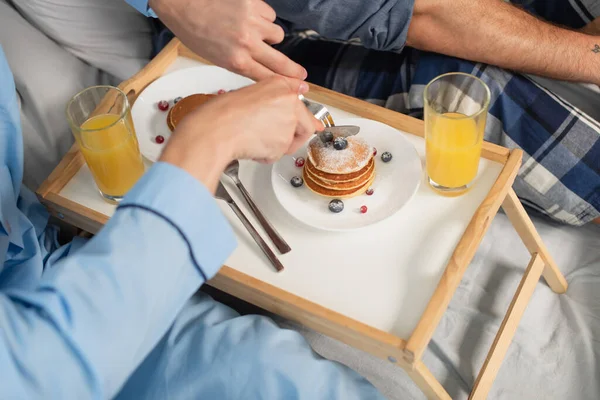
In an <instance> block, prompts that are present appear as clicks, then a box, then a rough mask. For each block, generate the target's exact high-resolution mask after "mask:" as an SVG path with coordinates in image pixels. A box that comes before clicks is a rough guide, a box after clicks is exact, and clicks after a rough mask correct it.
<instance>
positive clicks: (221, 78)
mask: <svg viewBox="0 0 600 400" xmlns="http://www.w3.org/2000/svg"><path fill="white" fill-rule="evenodd" d="M253 83H254V82H253V81H252V80H250V79H248V78H245V77H243V76H240V75H237V74H234V73H233V72H229V71H227V70H226V69H223V68H220V67H214V66H209V65H207V66H200V67H193V68H187V69H183V70H179V71H176V72H173V73H170V74H168V75H165V76H163V77H162V78H159V79H157V80H156V81H154V82H152V83H151V84H150V85H148V87H147V88H146V89H144V91H143V92H142V93H141V94H140V95H139V96H138V98H137V100H136V101H135V103H134V105H133V107H132V109H131V115H132V118H133V125H134V126H135V132H136V134H137V137H138V141H139V143H140V151H141V152H142V154H143V155H144V157H146V158H147V159H148V160H150V161H152V162H156V160H157V159H158V157H159V156H160V153H161V151H162V149H163V148H164V146H165V143H166V142H167V140H168V139H169V137H170V136H171V131H170V130H169V127H168V126H167V113H168V111H160V110H159V109H158V106H157V105H158V102H159V101H161V100H167V101H169V104H170V106H171V107H172V106H173V100H174V99H175V98H177V97H185V96H189V95H191V94H195V93H216V92H217V91H218V90H219V89H224V90H227V91H229V90H234V89H239V88H241V87H244V86H248V85H251V84H253ZM157 135H162V136H164V138H165V142H164V143H162V144H158V143H156V141H155V138H156V136H157Z"/></svg>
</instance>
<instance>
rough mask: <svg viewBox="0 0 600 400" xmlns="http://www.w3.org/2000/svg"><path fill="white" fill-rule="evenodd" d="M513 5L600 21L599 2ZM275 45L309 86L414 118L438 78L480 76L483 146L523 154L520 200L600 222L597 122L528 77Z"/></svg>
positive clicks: (567, 21)
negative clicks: (484, 94)
mask: <svg viewBox="0 0 600 400" xmlns="http://www.w3.org/2000/svg"><path fill="white" fill-rule="evenodd" d="M519 3H521V5H522V6H523V7H525V8H526V9H528V10H529V11H531V12H533V13H536V14H538V15H540V16H541V17H543V18H544V19H546V20H550V21H553V22H555V23H560V24H562V25H566V26H570V27H573V28H581V27H583V26H584V25H586V24H587V23H588V22H589V21H591V20H593V19H594V18H595V17H597V16H599V15H600V1H597V0H588V3H589V4H588V5H587V6H586V5H585V4H584V3H585V1H584V0H554V1H552V0H539V1H533V0H521V1H520V2H519ZM599 41H600V38H599ZM278 47H279V49H280V50H281V51H282V52H284V53H285V54H287V55H288V56H289V57H290V58H292V59H293V60H295V61H296V62H298V63H300V64H301V65H303V66H304V67H305V68H306V69H307V70H308V79H309V80H310V81H311V82H312V83H315V84H317V85H320V86H324V87H327V88H329V89H332V90H335V91H337V92H341V93H344V94H347V95H350V96H353V97H357V98H360V99H363V100H366V101H369V102H371V103H375V104H378V105H381V106H384V107H386V108H389V109H392V110H395V111H398V112H401V113H404V114H408V115H410V116H413V117H416V118H422V117H423V90H424V89H425V86H426V85H427V83H428V82H429V81H431V80H432V79H433V78H435V77H436V76H438V75H441V74H444V73H447V72H455V71H459V72H465V73H469V74H473V75H475V76H477V77H479V78H481V79H482V80H483V81H484V82H485V83H486V84H487V85H488V86H489V88H490V90H491V94H492V99H491V104H490V112H489V117H488V122H487V126H486V130H485V140H487V141H489V142H493V143H496V144H499V145H502V146H505V147H508V148H520V149H522V150H523V152H524V157H523V164H522V166H521V168H520V170H519V174H518V176H517V178H516V181H515V184H514V189H515V191H516V193H517V195H518V196H519V198H520V199H521V201H522V202H523V203H524V204H525V205H527V206H529V207H530V208H533V209H535V210H537V211H539V212H541V213H543V214H545V215H548V216H549V217H551V218H553V219H555V220H558V221H561V222H563V223H567V224H571V225H583V224H585V223H587V222H590V221H592V220H594V219H596V218H598V217H599V216H600V122H598V121H595V120H594V119H593V118H591V117H589V116H588V115H586V114H585V113H583V112H581V111H580V110H578V109H577V108H576V107H574V106H572V105H571V104H569V103H567V102H566V101H564V100H563V99H561V98H560V97H558V96H556V95H555V94H553V93H552V92H550V91H548V90H546V89H544V88H543V87H541V86H540V85H538V84H536V83H535V82H534V81H532V80H530V79H528V78H527V77H525V76H523V75H519V74H516V73H513V72H509V71H507V70H503V69H500V68H497V67H493V66H490V65H485V64H480V63H473V62H470V61H465V60H462V59H458V58H454V57H448V56H443V55H439V54H433V53H428V52H422V51H418V50H415V49H411V48H405V49H403V50H402V51H401V52H382V51H375V50H369V49H366V48H364V47H362V46H360V45H358V44H356V43H351V42H348V43H341V42H335V41H326V40H322V39H320V38H318V36H316V35H312V34H309V33H301V34H296V35H293V36H290V37H288V38H286V40H285V41H284V42H283V43H282V44H281V45H280V46H278ZM457 95H460V94H457ZM599 96H600V94H599Z"/></svg>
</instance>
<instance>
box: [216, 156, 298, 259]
mask: <svg viewBox="0 0 600 400" xmlns="http://www.w3.org/2000/svg"><path fill="white" fill-rule="evenodd" d="M239 170H240V163H239V162H238V160H234V161H232V162H231V163H229V165H228V166H227V168H226V169H225V175H227V176H228V177H229V178H231V180H232V181H233V182H234V183H235V185H236V186H237V188H238V189H239V190H240V192H241V193H242V196H244V199H245V200H246V202H247V203H248V205H249V206H250V209H251V210H252V212H253V213H254V215H255V216H256V219H257V220H258V222H259V223H260V225H261V226H262V227H263V229H264V230H265V232H267V235H269V238H270V239H271V241H273V244H275V247H277V250H279V252H280V253H281V254H286V253H289V252H290V251H291V250H292V248H291V247H290V246H289V245H288V244H287V243H286V241H285V240H284V239H283V238H282V237H281V235H280V234H279V232H277V231H276V230H275V228H273V225H271V223H270V222H269V221H268V220H267V219H266V218H265V216H264V215H263V213H262V212H261V211H260V210H259V208H258V207H257V205H256V203H254V200H252V197H250V193H248V191H247V190H246V188H245V187H244V185H243V184H242V181H240V177H239Z"/></svg>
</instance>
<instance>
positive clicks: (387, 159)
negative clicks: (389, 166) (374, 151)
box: [381, 151, 392, 162]
mask: <svg viewBox="0 0 600 400" xmlns="http://www.w3.org/2000/svg"><path fill="white" fill-rule="evenodd" d="M381 161H383V162H390V161H392V153H390V152H389V151H385V152H383V153H382V154H381Z"/></svg>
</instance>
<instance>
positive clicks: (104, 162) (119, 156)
mask: <svg viewBox="0 0 600 400" xmlns="http://www.w3.org/2000/svg"><path fill="white" fill-rule="evenodd" d="M80 132H81V133H80V137H78V142H79V147H80V148H81V152H82V153H83V157H84V158H85V161H86V162H87V165H88V167H89V168H90V171H91V172H92V175H93V176H94V180H95V181H96V184H97V185H98V188H99V189H100V191H101V192H102V193H104V194H105V195H109V196H114V197H122V196H124V195H125V193H127V191H129V189H131V187H132V186H133V185H134V184H135V183H136V182H137V180H138V179H139V178H140V177H141V176H142V174H143V173H144V163H143V161H142V156H141V154H140V150H139V146H138V142H137V139H136V137H135V132H134V130H133V124H132V123H131V121H130V120H129V119H128V118H123V119H121V118H120V116H119V115H114V114H101V115H97V116H95V117H92V118H90V119H88V120H87V121H85V122H84V123H83V124H82V125H81V131H80Z"/></svg>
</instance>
